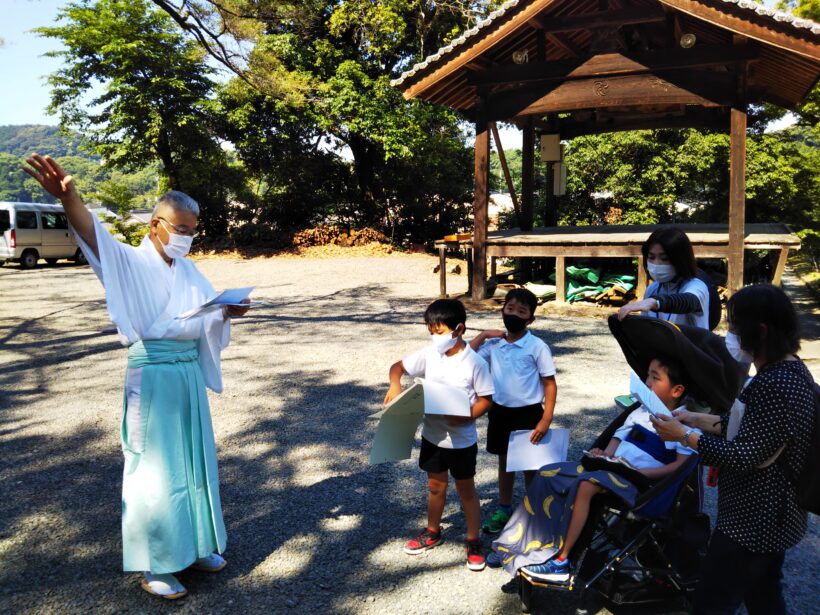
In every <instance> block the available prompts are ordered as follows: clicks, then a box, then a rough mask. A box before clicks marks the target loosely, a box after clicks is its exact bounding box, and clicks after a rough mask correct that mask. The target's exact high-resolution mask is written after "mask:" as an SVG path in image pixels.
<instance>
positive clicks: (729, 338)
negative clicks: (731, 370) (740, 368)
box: [726, 331, 754, 365]
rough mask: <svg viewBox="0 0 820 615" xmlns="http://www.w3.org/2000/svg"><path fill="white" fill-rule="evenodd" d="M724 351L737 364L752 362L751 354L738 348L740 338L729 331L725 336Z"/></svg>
mask: <svg viewBox="0 0 820 615" xmlns="http://www.w3.org/2000/svg"><path fill="white" fill-rule="evenodd" d="M726 350H728V351H729V354H730V355H732V358H734V360H735V361H737V362H738V363H745V364H747V365H748V364H749V363H751V362H752V361H754V357H753V356H752V353H751V352H749V351H748V350H743V348H741V347H740V338H739V337H738V336H737V335H735V334H734V333H732V332H731V331H730V332H729V333H727V334H726Z"/></svg>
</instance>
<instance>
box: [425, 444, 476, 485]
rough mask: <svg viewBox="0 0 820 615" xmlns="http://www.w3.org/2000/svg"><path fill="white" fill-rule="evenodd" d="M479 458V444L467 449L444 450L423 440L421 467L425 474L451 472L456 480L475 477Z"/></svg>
mask: <svg viewBox="0 0 820 615" xmlns="http://www.w3.org/2000/svg"><path fill="white" fill-rule="evenodd" d="M477 456H478V444H473V445H472V446H468V447H467V448H442V447H440V446H436V445H435V444H433V443H432V442H430V441H429V440H425V439H424V438H422V439H421V452H420V453H419V467H420V468H421V469H422V470H424V471H425V472H432V473H438V472H447V471H448V470H449V471H450V474H451V475H452V477H453V478H454V479H456V480H464V479H467V478H473V477H474V476H475V460H476V457H477Z"/></svg>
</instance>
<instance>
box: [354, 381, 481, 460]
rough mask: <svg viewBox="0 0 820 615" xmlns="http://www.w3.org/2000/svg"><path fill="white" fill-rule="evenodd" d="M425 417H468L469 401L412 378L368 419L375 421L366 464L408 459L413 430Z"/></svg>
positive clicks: (452, 390) (451, 389)
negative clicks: (403, 389)
mask: <svg viewBox="0 0 820 615" xmlns="http://www.w3.org/2000/svg"><path fill="white" fill-rule="evenodd" d="M425 414H439V415H442V414H446V415H450V416H452V415H455V416H470V399H469V398H468V397H467V394H466V393H465V392H464V391H462V390H461V389H457V388H455V387H453V386H449V385H446V384H439V383H437V382H430V381H429V380H424V379H422V378H416V381H415V383H414V384H413V386H411V387H410V388H408V389H406V390H405V391H403V392H402V393H401V394H400V395H397V396H396V397H395V398H394V399H393V400H392V401H391V402H390V404H389V405H388V406H387V408H385V409H384V410H381V411H379V412H376V413H375V414H373V415H371V418H374V419H379V425H378V427H377V428H376V437H375V438H374V439H373V447H372V448H371V449H370V464H371V465H375V464H377V463H385V462H388V461H401V460H402V459H410V453H411V451H412V450H413V442H414V441H415V439H416V431H417V430H418V427H419V425H420V424H421V421H422V419H423V418H424V415H425Z"/></svg>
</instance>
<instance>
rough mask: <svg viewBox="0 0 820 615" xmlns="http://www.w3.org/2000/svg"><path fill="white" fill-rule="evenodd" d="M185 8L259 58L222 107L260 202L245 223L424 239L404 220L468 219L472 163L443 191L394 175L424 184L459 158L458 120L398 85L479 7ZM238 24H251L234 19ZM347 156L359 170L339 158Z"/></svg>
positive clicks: (224, 124) (356, 2)
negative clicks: (341, 224) (329, 221)
mask: <svg viewBox="0 0 820 615" xmlns="http://www.w3.org/2000/svg"><path fill="white" fill-rule="evenodd" d="M182 6H183V7H184V11H183V12H180V13H178V14H177V15H176V16H177V17H179V18H183V17H184V14H195V15H197V17H198V18H199V19H200V21H202V20H205V21H208V22H209V23H220V24H221V26H224V27H225V28H226V29H227V31H228V32H230V33H232V34H233V35H234V38H235V39H236V40H241V41H242V43H243V45H244V47H245V48H246V49H250V50H251V51H250V52H249V53H248V54H247V69H246V70H245V71H244V72H243V74H242V77H241V78H240V77H237V78H236V79H234V80H233V82H231V83H229V84H228V85H227V86H226V87H224V88H223V89H222V90H221V92H220V93H219V95H218V99H217V107H218V109H219V111H218V112H217V116H218V117H219V120H218V123H219V133H220V134H221V135H222V136H223V137H224V138H226V139H227V140H229V141H230V142H231V143H233V144H234V146H235V147H236V155H237V158H238V159H239V160H240V161H241V162H242V164H243V165H244V167H245V168H246V169H247V170H248V172H249V176H250V177H249V179H250V180H251V181H250V188H251V192H252V196H253V198H251V199H250V200H249V201H248V202H246V203H245V204H246V205H247V207H246V208H243V209H241V210H239V211H236V212H234V213H235V214H236V215H237V216H238V217H239V218H241V219H245V218H247V219H250V220H254V221H257V222H258V221H265V220H267V221H270V223H271V224H276V225H277V226H278V227H280V228H285V227H296V226H300V225H304V224H307V223H309V222H310V221H314V222H315V221H316V220H321V219H322V218H324V217H329V218H334V219H336V220H339V221H346V222H348V223H350V224H354V223H355V224H360V225H369V226H381V227H382V228H386V227H387V226H389V227H390V228H393V227H395V229H397V232H401V233H404V232H405V231H404V228H405V227H406V228H413V229H415V230H414V231H412V232H413V233H416V232H418V233H421V235H414V239H415V240H416V241H421V240H424V239H426V238H428V237H432V234H431V233H433V232H435V233H438V230H435V231H433V230H432V229H431V228H427V227H425V226H424V225H422V224H419V223H417V222H412V223H411V222H408V223H407V224H400V223H397V222H396V221H397V220H399V219H400V218H401V217H402V214H401V213H400V212H402V211H404V210H406V211H408V212H413V213H412V216H416V215H418V214H419V212H420V211H421V209H424V208H423V207H422V206H421V203H422V202H425V203H427V205H426V206H425V207H427V208H429V207H431V203H435V204H436V205H435V209H436V211H438V210H439V209H441V208H452V209H453V211H457V210H460V209H461V207H462V196H464V195H465V194H466V195H469V191H470V189H471V188H472V180H471V177H470V175H471V172H470V167H471V165H470V163H469V160H468V162H467V165H466V168H465V170H464V171H463V170H462V169H458V170H455V169H453V167H452V166H451V165H446V166H445V168H446V169H448V170H450V171H452V172H451V173H450V176H449V177H448V178H447V180H446V181H440V182H437V181H436V180H433V181H432V182H425V181H416V182H414V183H409V182H406V181H404V177H401V176H399V175H397V172H396V169H402V171H403V172H407V173H409V174H410V175H412V176H413V177H416V178H418V177H419V173H421V172H422V171H424V170H428V169H429V170H430V171H431V175H433V176H435V177H441V175H440V174H437V173H436V170H435V169H432V168H431V164H432V163H431V161H438V160H441V159H446V160H448V161H449V160H452V159H456V160H462V159H463V158H464V152H465V145H464V142H463V138H462V136H461V135H460V133H459V131H458V129H457V125H458V121H459V119H460V118H458V117H456V116H455V115H454V114H453V113H451V112H449V111H446V110H441V109H437V108H433V107H431V106H429V105H426V104H424V103H420V102H418V101H405V100H404V99H403V98H402V96H401V94H400V92H399V91H398V90H397V89H396V88H394V87H392V86H390V79H391V78H394V77H396V76H398V75H399V74H400V73H401V71H403V70H404V69H405V68H407V67H408V66H409V65H410V64H412V63H413V62H415V61H418V60H419V59H421V58H423V57H424V56H426V55H427V54H429V53H431V52H432V51H434V50H435V49H437V48H438V47H440V46H441V45H442V44H443V43H445V42H446V41H448V40H450V39H452V38H453V37H455V36H456V35H457V34H458V33H460V32H461V31H463V30H464V29H465V28H466V27H469V25H471V24H472V23H473V20H474V19H475V17H476V16H477V13H476V11H475V5H473V4H470V3H468V2H463V3H462V2H456V3H449V4H438V3H432V2H429V1H420V0H410V1H408V0H386V1H384V2H378V3H373V2H371V1H370V0H345V1H344V2H334V3H319V2H315V1H314V2H305V1H301V2H296V3H292V4H287V5H285V4H282V3H280V2H278V1H275V0H261V1H259V0H254V1H251V0H231V1H230V2H228V3H227V4H225V3H220V5H219V6H220V10H218V11H217V10H216V8H215V7H216V3H215V2H192V1H186V2H183V3H182ZM226 8H227V9H228V10H225V9H226ZM238 14H242V15H243V16H244V17H243V19H241V20H240V19H234V18H232V17H231V15H238ZM215 29H216V30H218V29H219V28H215ZM342 150H344V151H345V152H346V153H347V152H349V154H350V156H352V161H348V160H344V159H340V158H339V157H338V156H337V155H336V153H337V152H341V151H342ZM465 171H466V172H465ZM454 182H457V183H454ZM445 195H446V196H445ZM456 196H457V197H458V200H457V201H456V200H450V199H455V198H456ZM442 199H444V200H442ZM468 200H469V198H468ZM420 208H421V209H420ZM445 217H446V216H445ZM456 217H458V216H456ZM448 224H449V223H448ZM385 225H386V226H385Z"/></svg>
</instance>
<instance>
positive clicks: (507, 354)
mask: <svg viewBox="0 0 820 615" xmlns="http://www.w3.org/2000/svg"><path fill="white" fill-rule="evenodd" d="M537 305H538V299H537V298H536V296H535V295H534V294H533V293H532V292H530V291H529V290H527V289H526V288H515V289H513V290H511V291H510V292H508V293H507V295H506V296H505V297H504V307H503V308H502V309H501V316H502V318H503V320H504V327H505V328H506V331H503V330H490V331H482V332H481V333H479V334H478V335H477V336H476V337H475V338H474V339H473V340H472V341H471V342H470V346H471V347H472V348H473V350H477V352H478V355H479V356H480V357H481V358H483V359H484V360H486V361H487V363H489V364H490V372H491V373H492V375H493V387H494V388H495V394H494V395H493V406H492V408H491V409H490V414H489V418H490V420H489V424H488V426H487V452H488V453H490V454H492V455H497V456H498V508H496V510H495V511H494V512H493V515H492V517H490V519H488V520H487V521H486V522H485V523H484V525H483V527H482V529H483V530H484V531H485V532H486V533H488V534H498V533H499V532H500V531H501V530H503V529H504V526H505V525H506V523H507V521H509V519H510V516H511V515H512V513H513V505H512V498H513V488H514V487H515V472H507V445H508V444H509V440H510V434H511V433H512V432H513V431H518V430H522V429H531V430H532V433H531V434H530V441H531V442H532V443H534V444H535V443H538V442H539V441H540V440H541V438H543V437H544V435H545V434H546V433H547V431H548V430H549V428H550V423H551V422H552V414H553V412H554V411H555V398H556V395H557V392H558V387H557V385H556V383H555V364H554V363H553V361H552V353H551V352H550V349H549V346H547V344H546V343H545V342H544V341H543V340H541V338H538V337H536V336H534V335H533V334H532V333H530V332H529V331H528V330H527V327H528V326H529V325H531V324H532V322H533V321H534V320H535V308H536V307H537ZM485 340H487V341H486V342H485ZM534 475H535V471H527V472H524V482H525V483H526V484H527V485H528V486H529V484H530V481H532V478H533V476H534Z"/></svg>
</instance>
